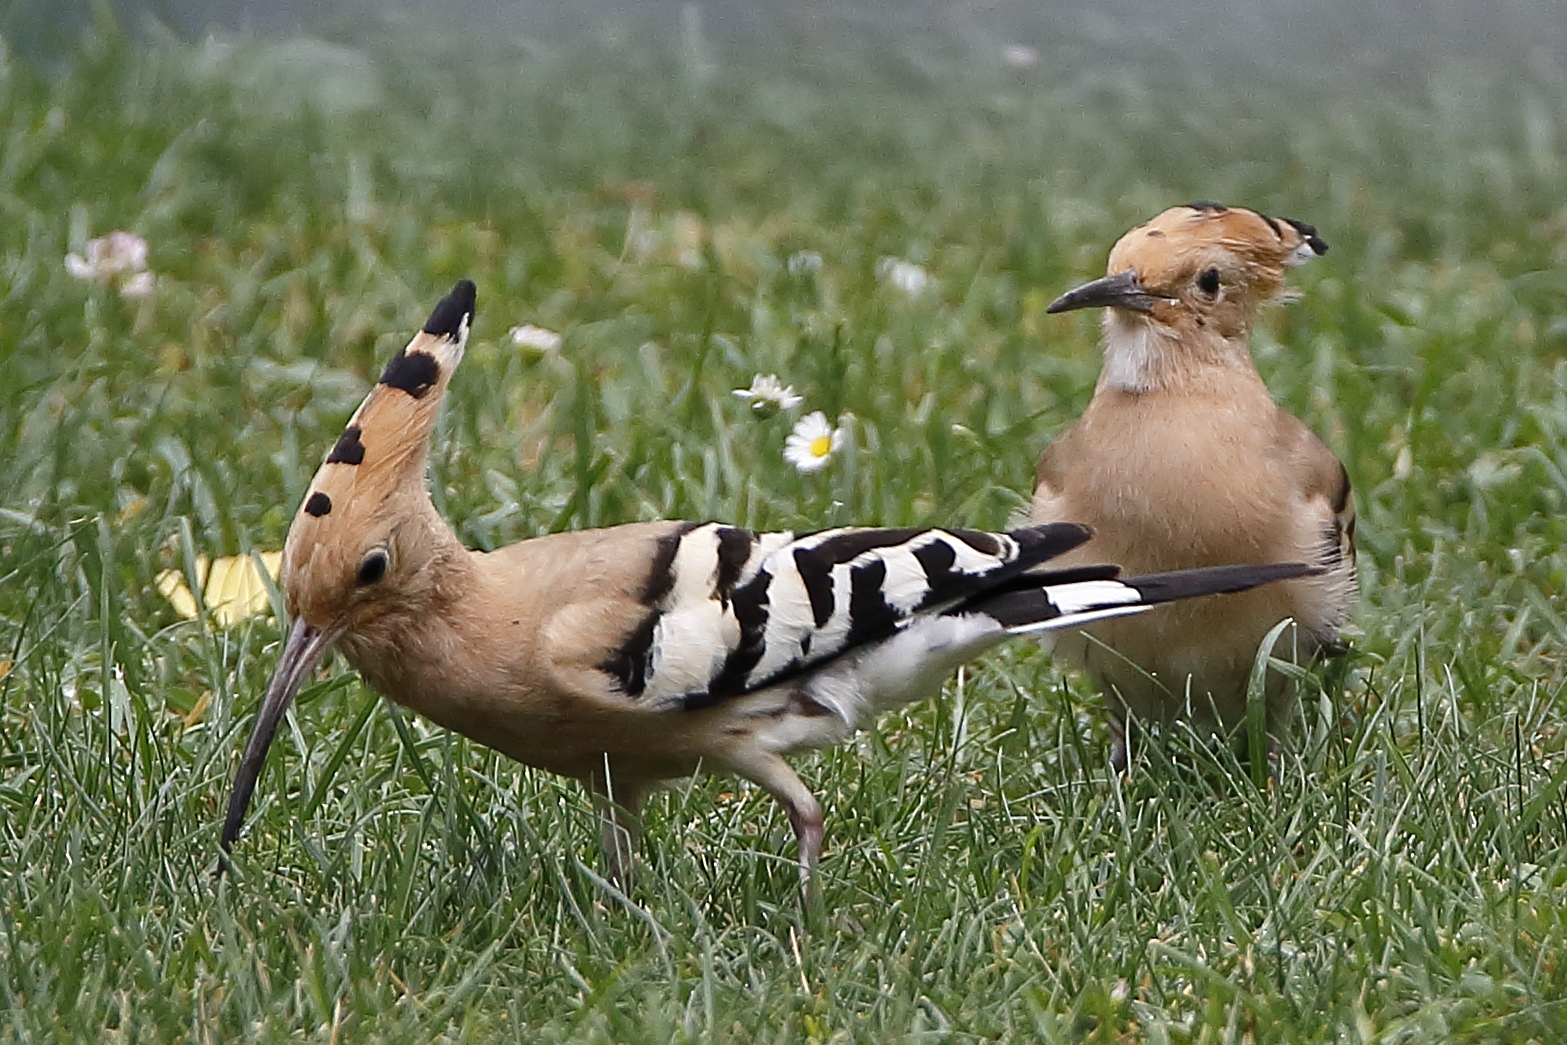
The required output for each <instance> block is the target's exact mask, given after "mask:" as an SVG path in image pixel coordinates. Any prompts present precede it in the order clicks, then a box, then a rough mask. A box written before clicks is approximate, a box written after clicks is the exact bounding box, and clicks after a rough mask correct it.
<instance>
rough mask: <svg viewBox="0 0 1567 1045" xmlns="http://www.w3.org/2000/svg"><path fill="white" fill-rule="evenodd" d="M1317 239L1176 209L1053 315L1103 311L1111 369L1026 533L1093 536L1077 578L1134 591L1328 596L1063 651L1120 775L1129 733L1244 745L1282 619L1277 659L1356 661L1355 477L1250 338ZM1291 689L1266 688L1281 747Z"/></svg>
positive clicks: (1145, 228) (1130, 626) (1172, 614)
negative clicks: (1254, 584) (1240, 585)
mask: <svg viewBox="0 0 1567 1045" xmlns="http://www.w3.org/2000/svg"><path fill="white" fill-rule="evenodd" d="M1327 249H1328V247H1327V244H1326V243H1324V242H1323V241H1322V239H1321V237H1319V236H1318V235H1317V230H1316V229H1314V228H1313V227H1312V226H1310V225H1306V224H1303V223H1301V222H1298V221H1293V220H1291V219H1288V218H1283V219H1280V218H1270V217H1267V216H1265V215H1262V214H1258V213H1256V212H1255V211H1250V210H1244V209H1242V208H1239V207H1224V206H1221V205H1219V204H1216V203H1193V204H1189V205H1187V206H1184V207H1173V208H1171V209H1170V210H1167V211H1165V212H1164V213H1162V214H1160V215H1158V216H1157V217H1155V218H1153V219H1152V220H1151V221H1148V222H1147V223H1145V224H1143V225H1139V226H1137V227H1136V228H1135V229H1132V230H1131V231H1130V232H1128V233H1127V234H1126V235H1124V236H1122V237H1121V239H1120V241H1119V242H1117V243H1116V245H1115V247H1114V249H1112V250H1111V251H1110V262H1109V275H1107V276H1105V277H1103V278H1102V279H1097V280H1094V281H1093V282H1091V283H1087V284H1085V285H1083V286H1080V287H1078V288H1077V289H1075V290H1071V291H1068V292H1067V293H1066V294H1063V295H1062V296H1061V297H1060V298H1058V299H1056V301H1055V302H1054V303H1052V304H1051V305H1050V306H1049V308H1048V309H1047V311H1050V312H1066V311H1069V310H1072V309H1080V308H1103V309H1104V321H1103V324H1104V326H1103V329H1104V335H1103V341H1104V367H1103V370H1102V371H1101V373H1100V375H1099V383H1098V385H1097V387H1096V388H1095V389H1094V395H1093V399H1092V401H1091V402H1090V403H1089V404H1088V408H1087V410H1085V411H1084V413H1083V416H1082V417H1081V418H1080V419H1079V420H1078V421H1077V422H1076V423H1075V424H1074V425H1072V426H1071V427H1070V428H1068V429H1067V430H1066V431H1065V432H1064V433H1062V434H1061V435H1060V436H1059V437H1058V438H1056V439H1055V441H1054V442H1052V443H1051V444H1050V445H1049V446H1048V447H1047V448H1046V449H1045V451H1044V454H1043V455H1042V456H1041V457H1040V459H1039V468H1038V472H1037V475H1036V480H1035V486H1034V496H1033V502H1032V507H1031V510H1030V512H1029V521H1030V522H1032V523H1035V524H1043V523H1053V522H1060V521H1065V520H1071V521H1074V522H1081V523H1085V524H1087V525H1089V526H1091V527H1093V528H1094V531H1095V536H1094V537H1093V539H1092V540H1090V541H1087V542H1085V543H1084V544H1082V545H1080V546H1078V547H1077V548H1076V549H1074V550H1073V551H1072V552H1070V553H1067V554H1065V555H1063V556H1062V557H1061V558H1060V559H1058V560H1057V563H1058V564H1060V565H1068V564H1076V563H1086V562H1089V561H1108V562H1115V563H1118V564H1119V565H1120V566H1121V567H1122V568H1123V569H1125V570H1128V571H1130V572H1133V573H1139V572H1151V571H1159V570H1177V569H1190V568H1195V567H1202V566H1208V565H1213V564H1218V563H1237V562H1241V563H1244V562H1257V563H1261V562H1272V561H1277V560H1288V561H1300V562H1309V563H1314V564H1316V565H1317V566H1319V567H1321V570H1320V571H1319V572H1317V573H1316V574H1313V575H1311V576H1305V577H1300V578H1297V579H1293V580H1290V581H1288V582H1284V583H1280V584H1275V585H1269V586H1268V587H1266V588H1261V589H1258V590H1256V591H1252V592H1247V593H1245V594H1240V595H1236V596H1234V597H1233V598H1226V599H1198V600H1195V601H1192V602H1186V603H1183V604H1182V605H1180V606H1176V607H1171V608H1170V609H1168V610H1165V611H1162V612H1160V613H1157V614H1149V615H1148V616H1146V617H1137V618H1135V619H1133V618H1131V617H1125V618H1123V619H1119V620H1113V621H1105V622H1103V623H1100V624H1097V625H1095V626H1094V627H1092V628H1088V629H1085V630H1084V631H1081V632H1078V633H1075V634H1067V635H1062V636H1060V637H1059V638H1058V639H1057V640H1056V641H1055V644H1054V646H1055V651H1056V653H1057V654H1059V655H1062V656H1064V657H1065V659H1066V660H1067V661H1068V662H1070V663H1072V664H1075V665H1077V666H1079V667H1081V668H1083V669H1085V670H1086V671H1087V672H1088V674H1089V675H1091V676H1092V677H1093V678H1094V679H1095V680H1097V681H1098V683H1099V684H1100V686H1101V688H1102V689H1103V690H1104V691H1105V694H1106V697H1107V699H1108V701H1109V703H1110V709H1111V734H1112V751H1111V763H1112V765H1113V766H1114V767H1115V768H1116V769H1118V770H1123V769H1125V767H1126V764H1127V757H1128V754H1127V740H1128V727H1130V726H1135V725H1137V724H1143V725H1147V724H1153V725H1160V724H1169V723H1171V722H1173V721H1177V720H1179V719H1181V718H1182V717H1183V716H1184V715H1186V714H1187V712H1188V710H1189V712H1190V715H1191V719H1190V721H1191V724H1192V726H1193V727H1194V728H1197V729H1200V730H1203V731H1216V732H1228V731H1233V730H1235V729H1237V727H1239V726H1240V725H1241V724H1242V723H1243V722H1244V721H1245V718H1246V704H1247V688H1248V682H1249V679H1250V675H1251V671H1252V667H1253V664H1254V662H1255V658H1256V656H1257V653H1258V650H1259V647H1260V646H1261V644H1262V642H1263V641H1264V639H1265V637H1266V636H1267V634H1268V633H1269V632H1270V631H1271V630H1272V629H1273V628H1274V627H1275V626H1276V625H1278V624H1279V623H1280V622H1281V621H1283V620H1284V619H1285V618H1290V619H1292V620H1293V621H1294V622H1295V628H1294V629H1290V630H1288V631H1286V632H1285V633H1284V634H1282V635H1281V636H1280V639H1279V641H1278V645H1277V647H1276V648H1275V649H1274V650H1273V651H1271V652H1272V653H1273V654H1274V655H1276V656H1280V657H1285V658H1289V659H1291V660H1294V661H1297V662H1307V661H1311V660H1313V659H1314V658H1316V657H1318V656H1320V655H1322V654H1324V653H1327V652H1332V651H1336V650H1338V649H1339V648H1341V647H1340V646H1339V629H1340V627H1341V626H1342V625H1343V624H1344V622H1345V620H1346V619H1347V618H1348V615H1349V612H1350V609H1351V607H1352V605H1353V603H1354V600H1355V595H1356V588H1355V577H1354V569H1355V548H1354V543H1353V540H1354V534H1355V508H1354V502H1353V500H1352V498H1351V495H1350V484H1349V475H1348V473H1347V472H1346V471H1345V470H1344V466H1343V465H1342V464H1341V463H1340V462H1339V460H1338V459H1337V458H1336V457H1334V456H1333V453H1332V451H1330V450H1329V449H1328V448H1327V446H1326V445H1324V444H1323V442H1322V441H1321V440H1320V439H1318V438H1317V437H1316V436H1315V435H1313V434H1312V432H1311V431H1310V430H1309V429H1307V428H1306V426H1305V425H1304V424H1302V423H1301V422H1300V421H1299V420H1298V419H1297V418H1295V417H1294V416H1292V415H1291V414H1289V413H1288V412H1286V411H1285V410H1283V409H1281V408H1280V407H1279V406H1277V405H1276V404H1275V403H1274V401H1273V398H1272V397H1271V396H1270V395H1269V394H1268V389H1267V386H1265V385H1264V384H1263V382H1262V378H1261V377H1259V376H1258V374H1257V369H1256V367H1255V366H1254V365H1253V363H1252V358H1251V352H1250V350H1249V348H1248V347H1247V337H1248V334H1249V333H1250V329H1251V324H1252V321H1253V319H1254V318H1255V317H1256V315H1257V312H1258V310H1259V309H1260V308H1261V307H1262V306H1263V305H1265V304H1267V303H1268V302H1270V301H1274V300H1276V299H1278V298H1280V297H1281V296H1282V295H1283V294H1284V293H1285V291H1284V277H1285V273H1286V272H1287V271H1288V270H1289V269H1290V268H1292V267H1294V266H1296V265H1300V264H1302V263H1304V262H1307V261H1310V260H1312V259H1313V258H1316V257H1318V256H1319V255H1322V254H1324V253H1326V252H1327ZM1293 692H1294V687H1293V686H1291V685H1289V683H1288V680H1287V679H1285V678H1284V677H1283V676H1281V675H1279V674H1278V673H1272V677H1271V678H1270V680H1269V682H1268V684H1267V691H1266V696H1267V701H1266V711H1267V729H1268V732H1269V737H1270V739H1269V746H1270V748H1271V747H1273V746H1275V745H1276V743H1277V742H1278V740H1279V739H1281V737H1282V730H1284V728H1285V726H1286V723H1287V719H1288V716H1289V714H1290V713H1291V711H1292V700H1293Z"/></svg>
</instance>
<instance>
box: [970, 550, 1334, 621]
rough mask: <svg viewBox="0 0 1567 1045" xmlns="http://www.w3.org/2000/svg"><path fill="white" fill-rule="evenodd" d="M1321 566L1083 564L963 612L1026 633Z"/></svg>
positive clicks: (1306, 573) (1310, 572)
mask: <svg viewBox="0 0 1567 1045" xmlns="http://www.w3.org/2000/svg"><path fill="white" fill-rule="evenodd" d="M1322 572H1323V570H1322V567H1320V566H1309V565H1307V564H1305V563H1299V562H1284V563H1267V564H1263V565H1256V566H1204V567H1199V568H1197V569H1192V570H1175V571H1173V572H1171V573H1150V574H1146V575H1144V576H1141V577H1119V576H1117V575H1116V574H1117V571H1116V568H1115V567H1113V566H1088V567H1082V568H1079V569H1073V570H1061V571H1058V572H1056V573H1031V574H1027V575H1026V576H1025V577H1023V578H1020V580H1026V581H1028V582H1030V584H1029V586H1028V587H1026V588H1015V589H1013V590H1010V591H1006V592H1002V593H1000V594H998V595H996V596H995V597H993V598H989V599H985V600H983V601H979V602H976V603H973V604H970V605H968V606H965V607H964V608H963V609H964V612H978V613H983V614H985V615H986V616H988V617H990V618H991V619H992V620H994V621H996V623H998V624H1000V625H1001V626H1002V627H1003V628H1005V629H1006V630H1007V633H1008V634H1011V635H1028V634H1032V633H1034V632H1040V631H1056V630H1059V629H1061V628H1075V627H1079V626H1081V625H1084V624H1091V623H1093V622H1094V621H1097V620H1104V619H1105V618H1107V617H1124V616H1128V615H1130V614H1133V613H1142V612H1143V611H1145V610H1148V609H1150V608H1152V607H1154V606H1157V605H1159V604H1160V603H1164V602H1176V601H1178V600H1180V599H1191V598H1196V597H1198V596H1201V595H1225V594H1231V593H1234V592H1241V591H1248V590H1250V589H1252V588H1256V587H1258V586H1260V585H1263V584H1271V583H1273V582H1274V581H1282V580H1289V579H1290V578H1293V577H1310V576H1314V575H1316V574H1320V573H1322Z"/></svg>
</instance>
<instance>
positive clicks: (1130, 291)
mask: <svg viewBox="0 0 1567 1045" xmlns="http://www.w3.org/2000/svg"><path fill="white" fill-rule="evenodd" d="M1164 300H1165V298H1163V297H1160V296H1159V295H1158V294H1150V293H1148V291H1146V290H1144V289H1143V281H1142V280H1140V279H1138V278H1137V273H1136V271H1134V270H1133V269H1127V270H1126V271H1125V272H1118V273H1116V274H1115V275H1113V276H1105V277H1104V278H1102V279H1096V280H1094V281H1093V282H1092V283H1084V284H1083V285H1082V286H1080V287H1077V288H1075V289H1073V290H1069V291H1067V292H1066V293H1065V294H1062V295H1061V296H1060V297H1058V298H1056V299H1055V300H1054V301H1052V302H1051V303H1050V305H1049V307H1047V308H1046V309H1045V311H1046V312H1070V311H1072V310H1073V309H1077V308H1129V309H1131V310H1132V311H1133V312H1151V311H1153V307H1154V305H1156V304H1158V303H1159V302H1161V301H1164Z"/></svg>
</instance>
